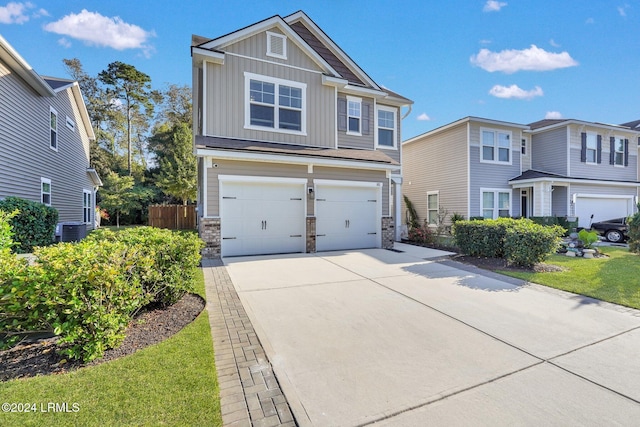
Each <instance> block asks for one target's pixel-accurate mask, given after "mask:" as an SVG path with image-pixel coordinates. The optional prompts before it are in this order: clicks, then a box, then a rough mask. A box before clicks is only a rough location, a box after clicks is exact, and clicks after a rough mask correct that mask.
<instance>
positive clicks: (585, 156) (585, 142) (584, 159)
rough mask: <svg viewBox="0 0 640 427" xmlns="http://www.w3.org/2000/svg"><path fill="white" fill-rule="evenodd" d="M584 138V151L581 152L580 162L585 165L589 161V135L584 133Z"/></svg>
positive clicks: (582, 136)
mask: <svg viewBox="0 0 640 427" xmlns="http://www.w3.org/2000/svg"><path fill="white" fill-rule="evenodd" d="M580 137H581V138H582V151H580V161H581V162H582V163H585V162H586V161H587V134H586V133H584V132H582V135H580Z"/></svg>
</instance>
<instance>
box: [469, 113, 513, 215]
mask: <svg viewBox="0 0 640 427" xmlns="http://www.w3.org/2000/svg"><path fill="white" fill-rule="evenodd" d="M481 129H487V130H496V131H501V132H510V133H511V153H510V157H511V164H500V163H494V162H491V163H483V162H481V161H480V151H481V145H480V130H481ZM521 139H522V131H521V130H520V129H518V128H511V127H508V126H499V125H495V124H486V123H476V122H471V123H470V129H469V168H470V174H471V180H470V182H469V199H470V200H469V211H470V212H469V216H482V206H481V203H482V194H481V189H483V188H485V189H495V190H509V191H510V192H511V216H519V215H520V191H519V190H518V189H515V190H511V186H510V185H509V184H508V182H509V180H511V179H513V178H515V177H517V176H519V175H520V173H521V172H520V157H521V151H520V149H521V145H520V143H521Z"/></svg>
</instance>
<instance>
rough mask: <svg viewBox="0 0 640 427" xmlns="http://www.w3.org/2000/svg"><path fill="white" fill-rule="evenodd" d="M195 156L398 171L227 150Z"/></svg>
mask: <svg viewBox="0 0 640 427" xmlns="http://www.w3.org/2000/svg"><path fill="white" fill-rule="evenodd" d="M196 155H197V156H203V157H207V156H211V157H216V158H220V159H227V160H246V161H254V162H265V163H285V164H292V165H308V164H313V165H315V166H327V167H338V168H347V169H369V170H388V171H394V170H397V169H398V165H391V164H388V163H375V162H371V161H366V160H340V159H332V158H327V159H322V158H317V157H314V158H312V159H310V158H309V157H303V156H287V155H282V154H267V153H246V152H237V151H227V150H211V149H197V150H196Z"/></svg>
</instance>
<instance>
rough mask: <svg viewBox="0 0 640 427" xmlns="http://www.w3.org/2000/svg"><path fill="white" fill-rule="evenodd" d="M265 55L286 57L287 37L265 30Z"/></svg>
mask: <svg viewBox="0 0 640 427" xmlns="http://www.w3.org/2000/svg"><path fill="white" fill-rule="evenodd" d="M267 56H273V57H275V58H281V59H287V37H286V36H285V35H284V34H278V33H272V32H269V31H267Z"/></svg>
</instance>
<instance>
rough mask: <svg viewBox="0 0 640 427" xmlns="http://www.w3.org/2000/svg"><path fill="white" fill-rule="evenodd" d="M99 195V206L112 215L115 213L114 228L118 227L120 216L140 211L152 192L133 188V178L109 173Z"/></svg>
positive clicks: (138, 187) (136, 187)
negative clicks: (136, 210)
mask: <svg viewBox="0 0 640 427" xmlns="http://www.w3.org/2000/svg"><path fill="white" fill-rule="evenodd" d="M100 195H101V197H102V199H101V201H100V206H101V207H102V208H104V209H106V210H107V212H109V213H110V214H112V215H113V214H114V213H115V216H116V226H117V227H120V216H121V215H123V214H125V215H126V214H128V213H130V212H131V211H132V210H135V209H141V208H142V204H143V203H144V202H146V201H147V199H149V198H150V197H151V196H152V191H151V190H149V189H147V188H143V187H140V186H135V181H134V178H133V177H132V176H130V175H128V176H120V175H118V174H117V173H115V172H109V173H108V174H107V176H106V177H104V180H103V187H102V189H101V190H100Z"/></svg>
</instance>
